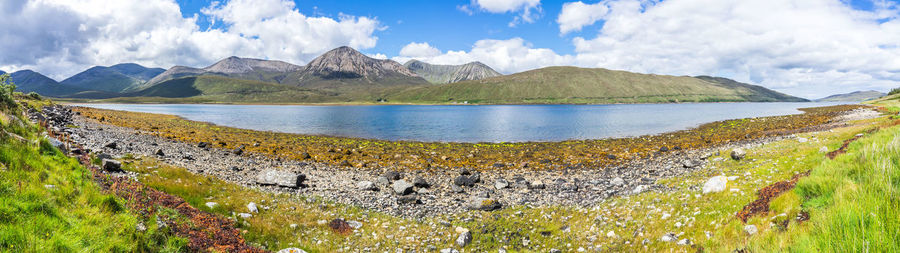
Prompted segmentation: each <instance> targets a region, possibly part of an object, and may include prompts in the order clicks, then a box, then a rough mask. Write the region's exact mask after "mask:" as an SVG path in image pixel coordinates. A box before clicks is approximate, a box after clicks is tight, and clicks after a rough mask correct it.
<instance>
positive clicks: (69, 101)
mask: <svg viewBox="0 0 900 253" xmlns="http://www.w3.org/2000/svg"><path fill="white" fill-rule="evenodd" d="M51 99H53V101H56V102H59V103H60V104H66V105H70V104H74V105H77V104H123V105H130V104H136V105H145V104H146V105H165V104H173V105H306V106H362V105H435V106H437V105H459V106H484V105H653V104H728V103H848V104H859V102H856V103H853V102H818V101H813V100H809V101H714V102H667V103H469V104H463V103H414V102H346V103H340V102H334V103H331V102H329V103H242V102H214V101H213V102H202V103H189V102H187V103H178V102H165V101H158V102H116V101H96V100H90V99H67V98H51ZM80 100H89V101H87V102H85V101H80ZM79 101H80V102H79Z"/></svg>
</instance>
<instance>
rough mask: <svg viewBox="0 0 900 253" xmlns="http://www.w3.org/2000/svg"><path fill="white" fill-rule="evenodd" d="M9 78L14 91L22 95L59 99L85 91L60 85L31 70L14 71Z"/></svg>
mask: <svg viewBox="0 0 900 253" xmlns="http://www.w3.org/2000/svg"><path fill="white" fill-rule="evenodd" d="M9 76H10V79H12V82H13V83H15V85H16V91H19V92H23V93H29V92H35V93H38V94H41V95H42V96H47V97H61V96H65V95H68V94H72V93H76V92H82V91H85V89H82V88H79V87H73V86H69V85H64V84H60V83H58V82H56V80H53V79H51V78H49V77H47V76H44V75H42V74H41V73H38V72H34V71H31V70H20V71H16V72H13V73H12V74H10V75H9Z"/></svg>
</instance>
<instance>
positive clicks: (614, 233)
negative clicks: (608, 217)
mask: <svg viewBox="0 0 900 253" xmlns="http://www.w3.org/2000/svg"><path fill="white" fill-rule="evenodd" d="M606 237H609V238H616V232H615V231H612V230H610V231H609V232H607V233H606Z"/></svg>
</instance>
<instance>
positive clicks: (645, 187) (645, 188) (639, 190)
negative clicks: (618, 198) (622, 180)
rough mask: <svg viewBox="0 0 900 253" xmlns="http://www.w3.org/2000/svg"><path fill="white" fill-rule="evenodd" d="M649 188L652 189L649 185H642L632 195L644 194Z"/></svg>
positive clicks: (635, 188)
mask: <svg viewBox="0 0 900 253" xmlns="http://www.w3.org/2000/svg"><path fill="white" fill-rule="evenodd" d="M647 188H650V186H648V185H643V184H642V185H638V186H636V187H634V190H631V194H638V193H642V192H644V191H646V190H647Z"/></svg>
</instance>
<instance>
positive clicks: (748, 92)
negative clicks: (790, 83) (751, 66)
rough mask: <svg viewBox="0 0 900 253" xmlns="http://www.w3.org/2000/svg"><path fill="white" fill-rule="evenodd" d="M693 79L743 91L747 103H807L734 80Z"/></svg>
mask: <svg viewBox="0 0 900 253" xmlns="http://www.w3.org/2000/svg"><path fill="white" fill-rule="evenodd" d="M695 78H698V79H701V80H704V81H708V82H712V83H717V84H720V85H722V86H725V87H727V88H730V89H736V90H742V91H744V92H743V93H742V94H743V95H742V96H743V97H744V98H745V99H746V100H747V101H754V102H776V101H777V102H809V100H807V99H803V98H798V97H794V96H791V95H787V94H784V93H781V92H777V91H774V90H770V89H767V88H766V87H762V86H759V85H752V84H746V83H741V82H738V81H735V80H731V79H728V78H724V77H712V76H696V77H695Z"/></svg>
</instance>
